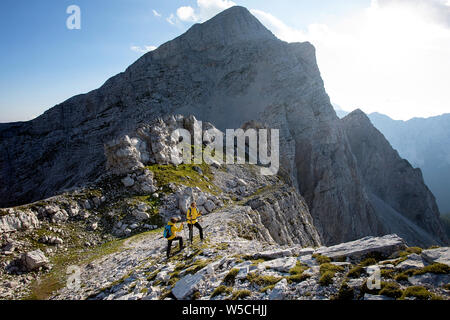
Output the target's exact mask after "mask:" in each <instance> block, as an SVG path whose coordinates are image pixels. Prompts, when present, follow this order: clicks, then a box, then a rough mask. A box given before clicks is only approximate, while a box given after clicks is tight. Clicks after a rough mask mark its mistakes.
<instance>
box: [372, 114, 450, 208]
mask: <svg viewBox="0 0 450 320" xmlns="http://www.w3.org/2000/svg"><path fill="white" fill-rule="evenodd" d="M368 117H369V119H370V120H371V121H372V123H373V124H374V126H375V127H376V128H377V129H378V130H380V131H381V132H382V133H383V135H384V136H385V137H386V139H388V141H389V142H390V143H391V144H392V146H393V147H394V149H395V150H397V151H398V153H399V154H400V156H401V157H402V158H404V159H407V160H408V161H409V162H410V163H411V164H412V165H413V166H414V167H415V168H420V169H421V170H422V173H423V176H424V179H425V182H426V184H427V186H428V187H429V188H430V190H431V192H432V193H433V194H434V196H435V197H436V201H437V204H438V206H439V209H440V211H441V212H442V213H450V198H449V197H448V189H449V181H450V149H449V148H448V147H447V146H448V143H449V141H450V114H443V115H441V116H437V117H431V118H426V119H422V118H414V119H411V120H408V121H400V120H393V119H391V118H389V117H388V116H385V115H382V114H379V113H372V114H370V115H368Z"/></svg>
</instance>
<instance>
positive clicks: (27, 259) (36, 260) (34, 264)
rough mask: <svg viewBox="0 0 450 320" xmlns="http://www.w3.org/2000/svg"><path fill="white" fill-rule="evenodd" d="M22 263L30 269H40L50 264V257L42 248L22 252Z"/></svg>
mask: <svg viewBox="0 0 450 320" xmlns="http://www.w3.org/2000/svg"><path fill="white" fill-rule="evenodd" d="M21 259H22V263H23V265H24V266H25V267H26V269H27V270H28V271H33V270H36V269H39V268H41V267H43V266H45V265H47V264H48V262H49V261H48V259H47V257H46V256H45V255H44V253H43V252H42V251H41V250H35V251H31V252H27V253H24V254H22V257H21Z"/></svg>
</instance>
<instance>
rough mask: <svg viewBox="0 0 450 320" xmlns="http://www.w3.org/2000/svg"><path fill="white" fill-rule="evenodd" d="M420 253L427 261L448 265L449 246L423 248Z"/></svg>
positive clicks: (449, 263)
mask: <svg viewBox="0 0 450 320" xmlns="http://www.w3.org/2000/svg"><path fill="white" fill-rule="evenodd" d="M421 255H422V258H423V259H424V260H425V261H427V262H428V263H443V264H446V265H448V266H450V247H443V248H437V249H429V250H424V251H422V254H421Z"/></svg>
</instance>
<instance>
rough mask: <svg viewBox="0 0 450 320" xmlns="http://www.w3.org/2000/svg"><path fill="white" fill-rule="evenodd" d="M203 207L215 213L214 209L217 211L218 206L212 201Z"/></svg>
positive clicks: (208, 201)
mask: <svg viewBox="0 0 450 320" xmlns="http://www.w3.org/2000/svg"><path fill="white" fill-rule="evenodd" d="M203 207H204V208H205V209H206V211H208V212H209V213H211V212H213V211H214V209H216V204H215V203H214V202H213V201H211V200H207V201H206V202H205V204H204V205H203Z"/></svg>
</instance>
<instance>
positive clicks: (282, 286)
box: [269, 279, 288, 300]
mask: <svg viewBox="0 0 450 320" xmlns="http://www.w3.org/2000/svg"><path fill="white" fill-rule="evenodd" d="M287 290H288V285H287V280H286V279H283V280H281V281H280V282H278V283H277V284H276V285H275V287H274V288H273V290H272V291H271V292H270V294H269V300H284V299H285V298H286V296H287Z"/></svg>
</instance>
